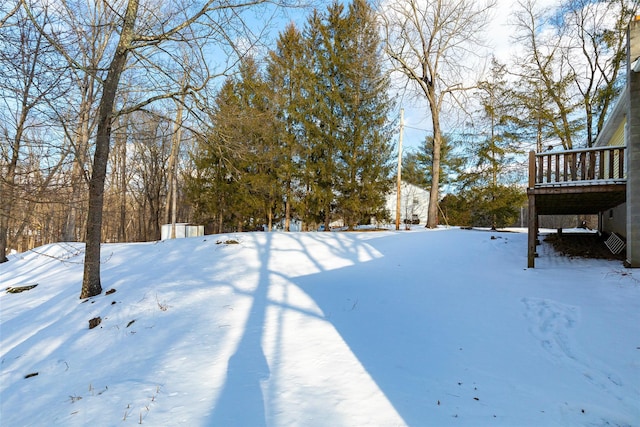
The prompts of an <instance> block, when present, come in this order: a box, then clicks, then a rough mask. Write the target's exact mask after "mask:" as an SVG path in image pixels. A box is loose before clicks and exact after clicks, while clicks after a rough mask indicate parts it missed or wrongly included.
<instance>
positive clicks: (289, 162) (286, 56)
mask: <svg viewBox="0 0 640 427" xmlns="http://www.w3.org/2000/svg"><path fill="white" fill-rule="evenodd" d="M308 74H309V72H308V67H307V66H306V61H305V51H304V42H303V38H302V33H301V32H300V31H299V30H298V29H297V28H296V27H295V26H294V25H293V24H291V25H289V26H287V27H286V29H285V30H284V32H283V33H281V34H280V37H279V38H278V40H277V46H276V49H275V50H273V51H270V52H269V56H268V59H267V81H268V88H269V89H270V90H271V93H270V95H269V98H270V101H271V104H272V105H273V108H274V110H275V114H276V121H275V126H276V128H275V133H276V135H275V137H276V139H277V141H278V146H279V155H278V161H277V163H278V169H277V171H276V173H277V174H278V179H279V182H280V183H281V184H282V186H283V197H284V229H285V231H289V229H290V221H291V219H292V216H293V215H295V211H296V210H297V205H298V203H296V198H295V193H296V192H295V188H296V186H297V185H299V182H300V180H301V177H300V171H299V166H300V165H299V162H300V152H301V148H300V147H301V146H302V144H301V139H302V137H303V132H302V125H301V117H302V114H301V107H302V105H303V103H304V98H303V86H304V82H305V75H308Z"/></svg>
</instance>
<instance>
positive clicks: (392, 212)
mask: <svg viewBox="0 0 640 427" xmlns="http://www.w3.org/2000/svg"><path fill="white" fill-rule="evenodd" d="M397 195H398V193H397V186H394V187H393V191H392V192H391V193H389V194H388V195H387V198H386V203H385V207H386V209H387V211H388V212H389V216H390V218H391V219H392V221H395V217H396V206H397V198H398V196H397ZM400 196H401V198H400V222H401V223H402V224H409V223H411V224H426V223H427V218H428V217H429V215H428V214H429V192H428V191H427V190H425V189H424V188H420V187H418V186H417V185H413V184H409V183H408V182H404V181H402V184H401V185H400Z"/></svg>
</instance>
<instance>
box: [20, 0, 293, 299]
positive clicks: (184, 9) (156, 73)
mask: <svg viewBox="0 0 640 427" xmlns="http://www.w3.org/2000/svg"><path fill="white" fill-rule="evenodd" d="M21 2H22V5H23V7H24V8H25V10H27V11H28V13H29V15H30V17H31V18H32V21H33V22H34V24H35V25H36V26H37V28H38V30H39V31H40V33H41V34H42V35H43V36H44V37H45V38H46V39H47V41H48V42H49V43H51V44H52V45H53V46H55V47H56V49H57V51H58V52H59V54H60V55H61V56H62V57H63V58H64V59H65V60H66V61H67V62H68V64H69V65H70V66H71V67H72V68H73V69H75V70H79V71H81V72H84V73H88V74H92V75H94V76H96V77H97V79H98V81H99V82H100V84H101V91H100V93H99V95H98V96H97V98H96V99H99V103H98V109H97V128H96V133H95V149H94V153H93V164H92V168H91V176H90V179H89V191H88V213H87V222H86V252H85V265H84V277H83V282H82V291H81V294H80V297H81V298H87V297H90V296H94V295H98V294H100V293H101V292H102V285H101V281H100V244H101V240H102V218H103V207H104V189H105V179H106V171H107V164H108V161H109V151H110V144H111V128H112V125H113V123H114V120H115V118H116V117H117V116H118V115H121V114H127V113H130V112H132V111H136V110H140V109H143V108H145V107H146V106H148V105H150V104H152V103H154V102H157V101H160V100H162V99H176V100H179V99H180V98H181V95H182V94H183V93H185V92H186V93H194V92H196V91H198V90H199V89H200V88H202V87H203V86H204V85H205V84H206V83H207V81H208V79H209V77H210V74H209V73H208V72H205V73H191V74H189V75H190V76H191V77H192V79H191V80H190V81H189V82H188V83H187V84H181V82H180V81H179V77H180V76H182V75H185V73H176V72H175V71H176V70H175V69H174V68H175V66H177V67H181V66H183V64H182V61H181V60H180V57H181V54H180V53H179V52H180V47H181V46H183V47H185V48H186V49H187V50H189V51H191V52H196V53H197V52H199V53H197V54H196V56H197V57H199V58H200V66H201V67H202V68H203V69H205V70H206V63H207V61H206V58H205V53H204V52H205V50H206V49H207V47H208V46H212V45H215V46H216V47H220V50H221V51H224V50H223V48H222V47H223V46H230V47H231V49H232V50H235V49H237V47H238V40H241V41H242V44H243V46H245V44H246V42H247V41H249V43H248V45H246V47H248V48H250V47H251V43H252V42H251V40H252V38H253V37H252V36H253V35H255V34H256V33H255V32H254V31H251V30H250V29H249V27H248V26H247V25H246V23H245V22H244V20H243V15H242V11H243V10H246V9H247V8H248V7H253V6H256V5H259V4H262V3H264V4H267V3H269V4H279V3H286V2H287V1H286V0H282V1H281V2H280V1H276V2H273V1H271V2H269V1H267V0H222V1H220V0H208V1H205V2H202V3H201V4H200V5H197V6H196V5H194V3H193V2H192V1H187V0H184V1H179V2H173V3H170V4H165V5H163V7H162V8H158V5H157V2H156V1H151V0H149V1H148V0H105V1H103V2H96V3H95V4H93V3H91V2H89V3H87V4H84V6H83V7H86V8H87V11H86V12H87V13H93V12H94V9H92V7H95V8H98V7H102V6H104V7H106V8H107V9H109V10H111V11H113V19H112V21H111V23H110V24H109V25H108V26H107V27H108V28H109V29H111V31H112V32H111V34H112V40H113V41H112V42H111V43H110V44H109V49H108V52H109V56H110V59H108V60H106V61H103V62H101V64H100V66H99V67H98V68H97V69H91V68H88V67H86V66H85V65H83V64H82V63H81V62H79V61H78V60H77V58H76V56H75V54H74V52H75V46H74V44H73V38H70V39H67V40H65V39H62V38H59V37H58V36H59V34H60V32H59V31H58V30H59V29H60V27H59V25H52V24H51V23H50V22H45V23H43V24H40V23H39V22H38V21H37V19H35V16H36V15H37V14H38V11H39V10H41V8H42V7H44V6H43V4H42V3H41V2H33V3H32V2H31V1H30V0H21ZM59 3H60V4H62V6H58V7H57V9H56V11H57V13H58V14H63V13H69V12H73V10H72V8H71V7H66V6H67V5H68V4H70V3H68V2H66V1H61V2H59ZM92 5H93V6H92ZM74 7H79V6H74ZM78 34H81V32H79V33H78ZM116 39H117V42H116ZM170 65H172V66H170ZM140 70H144V72H145V73H146V74H147V78H146V79H144V80H140V81H141V82H144V83H145V84H144V86H143V87H142V88H141V87H137V88H135V90H134V89H133V88H132V89H131V90H129V91H128V96H127V102H128V104H126V105H123V104H122V103H119V102H117V100H118V93H119V92H122V91H123V90H128V89H129V88H123V87H121V81H122V76H123V74H126V73H133V74H135V73H137V72H138V73H139V72H140ZM194 75H197V76H199V77H200V80H198V81H196V80H194ZM141 89H143V90H141Z"/></svg>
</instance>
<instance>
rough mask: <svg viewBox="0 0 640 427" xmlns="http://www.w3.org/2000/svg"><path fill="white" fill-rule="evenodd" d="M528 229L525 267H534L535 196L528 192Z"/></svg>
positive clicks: (536, 239) (536, 233) (536, 223)
mask: <svg viewBox="0 0 640 427" xmlns="http://www.w3.org/2000/svg"><path fill="white" fill-rule="evenodd" d="M528 222H529V224H528V225H529V229H528V233H527V237H528V250H527V268H534V267H535V259H536V243H537V241H538V214H537V212H536V196H535V195H534V194H533V193H529V221H528Z"/></svg>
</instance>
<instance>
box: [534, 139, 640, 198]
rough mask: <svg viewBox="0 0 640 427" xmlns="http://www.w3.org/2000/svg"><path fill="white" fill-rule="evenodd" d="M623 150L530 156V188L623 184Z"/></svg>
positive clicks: (611, 149) (605, 148) (618, 148)
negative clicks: (620, 182) (621, 182)
mask: <svg viewBox="0 0 640 427" xmlns="http://www.w3.org/2000/svg"><path fill="white" fill-rule="evenodd" d="M625 148H626V147H624V146H622V147H620V146H609V147H597V148H585V149H578V150H567V151H550V152H546V153H535V152H533V151H531V152H530V153H529V188H533V187H543V186H562V185H589V184H600V183H610V182H618V181H624V180H626V177H627V171H626V165H625V162H624V151H625Z"/></svg>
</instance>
